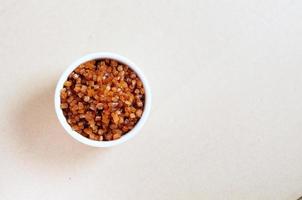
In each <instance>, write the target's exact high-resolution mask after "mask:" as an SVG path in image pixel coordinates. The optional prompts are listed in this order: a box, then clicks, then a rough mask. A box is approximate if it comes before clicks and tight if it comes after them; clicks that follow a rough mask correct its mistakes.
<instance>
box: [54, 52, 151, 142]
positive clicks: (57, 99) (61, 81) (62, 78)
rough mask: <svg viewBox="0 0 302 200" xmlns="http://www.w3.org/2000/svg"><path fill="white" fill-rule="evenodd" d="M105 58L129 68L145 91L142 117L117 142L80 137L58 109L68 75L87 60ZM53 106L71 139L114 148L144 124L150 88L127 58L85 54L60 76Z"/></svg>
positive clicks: (109, 54) (147, 111) (148, 109)
mask: <svg viewBox="0 0 302 200" xmlns="http://www.w3.org/2000/svg"><path fill="white" fill-rule="evenodd" d="M105 58H108V59H113V60H117V61H119V62H121V63H123V64H126V65H127V66H128V67H129V68H131V69H132V70H133V71H134V72H135V73H136V74H137V75H138V77H139V78H140V79H141V81H142V82H143V85H144V89H145V105H144V111H143V114H142V117H141V118H140V120H139V121H138V122H137V123H136V125H135V126H134V128H133V129H131V130H130V131H129V132H128V133H127V134H125V135H123V136H122V137H121V138H119V139H117V140H112V141H95V140H91V139H88V138H86V137H84V136H82V135H81V134H79V133H77V132H76V131H74V130H72V128H71V127H70V125H69V124H68V123H67V120H66V118H65V116H64V115H63V111H62V109H61V107H60V105H61V99H60V91H61V89H62V88H63V85H64V82H65V81H66V80H67V78H68V76H69V74H70V73H71V72H72V71H73V70H74V69H75V68H76V67H78V66H79V65H80V64H82V63H84V62H87V61H89V60H95V59H105ZM54 104H55V111H56V115H57V117H58V119H59V121H60V123H61V125H62V126H63V128H64V129H65V130H66V132H67V133H68V134H69V135H70V136H71V137H73V138H74V139H75V140H77V141H79V142H81V143H83V144H86V145H89V146H93V147H111V146H115V145H118V144H121V143H124V142H126V141H128V140H129V139H131V138H133V137H134V136H135V135H137V134H138V133H139V130H140V129H141V128H142V126H143V125H144V124H145V122H146V120H147V118H148V116H149V114H150V110H151V90H150V86H149V84H148V81H147V79H146V77H145V75H144V74H143V72H142V71H141V70H140V68H139V67H137V65H136V64H134V63H133V62H132V61H130V60H129V59H128V58H126V57H124V56H121V55H119V54H116V53H112V52H97V53H90V54H86V55H84V56H82V57H80V58H79V59H77V60H76V61H74V62H73V63H72V64H71V65H69V66H68V67H67V69H66V70H65V71H64V72H63V74H62V75H61V76H60V78H59V80H58V82H57V85H56V89H55V95H54Z"/></svg>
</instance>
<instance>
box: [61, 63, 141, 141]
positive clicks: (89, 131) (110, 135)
mask: <svg viewBox="0 0 302 200" xmlns="http://www.w3.org/2000/svg"><path fill="white" fill-rule="evenodd" d="M144 102H145V90H144V87H143V83H142V81H141V80H140V79H139V77H138V76H137V74H136V73H135V72H134V71H133V70H132V69H131V68H129V67H128V66H127V65H125V64H123V63H120V62H118V61H116V60H111V59H101V60H92V61H88V62H86V63H83V64H81V65H80V66H78V67H77V68H76V69H75V70H74V71H73V72H72V73H71V74H70V75H69V76H68V79H67V80H66V81H65V83H64V87H63V88H62V90H61V109H62V110H63V114H64V116H65V117H66V120H67V122H68V124H69V125H70V126H71V127H72V129H73V130H74V131H76V132H78V133H79V134H81V135H83V136H85V137H87V138H89V139H92V140H99V141H103V140H104V141H109V140H116V139H119V138H120V137H122V136H123V135H125V134H126V133H127V132H129V131H130V130H131V129H132V128H133V127H134V126H135V124H136V123H137V122H138V121H139V119H140V118H141V116H142V114H143V108H144Z"/></svg>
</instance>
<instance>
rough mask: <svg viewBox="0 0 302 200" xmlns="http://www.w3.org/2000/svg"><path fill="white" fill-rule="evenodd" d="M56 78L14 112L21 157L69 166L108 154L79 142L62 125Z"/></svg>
mask: <svg viewBox="0 0 302 200" xmlns="http://www.w3.org/2000/svg"><path fill="white" fill-rule="evenodd" d="M54 90H55V81H53V82H52V84H51V85H48V86H45V87H40V86H39V88H37V90H36V91H35V93H34V94H33V95H31V96H30V97H29V98H28V99H24V100H23V103H22V105H19V106H20V107H19V106H18V109H17V110H18V112H17V113H15V115H14V119H13V120H14V121H15V124H16V125H18V126H17V127H16V130H15V131H16V133H17V135H15V137H16V138H15V140H16V141H17V143H18V144H17V145H18V146H19V147H18V148H20V150H21V151H22V152H20V154H21V156H22V157H23V156H26V157H25V158H26V159H30V162H38V164H42V165H44V164H45V165H48V166H50V167H51V166H57V167H62V166H65V167H68V166H70V165H75V164H77V163H79V162H85V163H87V162H90V161H91V160H95V159H96V158H98V159H99V158H100V156H102V155H104V153H106V151H109V150H106V149H100V148H94V147H89V146H86V145H84V144H81V143H79V142H78V141H75V140H74V139H73V138H72V137H70V136H69V135H68V134H67V133H66V132H65V130H64V129H63V127H62V126H61V125H60V124H59V121H58V119H57V117H56V114H55V110H54Z"/></svg>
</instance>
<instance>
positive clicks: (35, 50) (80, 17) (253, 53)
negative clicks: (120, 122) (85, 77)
mask: <svg viewBox="0 0 302 200" xmlns="http://www.w3.org/2000/svg"><path fill="white" fill-rule="evenodd" d="M301 22H302V1H299V0H252V1H251V0H218V1H213V0H190V1H185V0H183V1H181V0H177V1H160V0H156V1H155V0H153V1H134V0H127V1H117V0H111V1H100V0H93V1H82V0H81V1H80V0H77V1H75V0H67V1H66V0H65V1H61V0H48V1H40V0H28V1H16V0H13V1H9V0H0V72H1V73H0V84H1V87H2V88H1V91H0V94H1V99H0V110H1V115H2V117H1V119H0V134H1V139H0V158H1V165H0V198H1V200H16V199H31V200H35V199H37V200H38V199H44V200H53V199H79V200H80V199H91V200H94V199H108V200H111V199H113V200H117V199H129V200H132V199H150V200H157V199H158V200H165V199H167V200H168V199H169V200H170V199H175V200H178V199H185V200H187V199H211V200H212V199H215V200H216V199H218V200H220V199H221V200H242V199H244V200H296V199H297V198H298V197H299V196H301V195H302V154H301V152H302V150H301V144H302V133H301V131H302V114H301V113H302V65H301V64H302V37H301V36H302V23H301ZM97 51H112V52H115V53H119V54H121V55H124V56H126V57H128V58H130V59H131V60H133V61H134V62H135V63H136V64H137V65H138V66H140V67H141V68H142V70H143V71H144V72H145V74H146V76H147V77H148V79H149V82H150V85H151V87H152V91H153V107H152V112H151V116H150V118H149V120H148V122H147V124H146V125H145V126H144V128H143V130H142V131H141V134H140V135H138V136H137V137H135V138H134V139H133V140H131V141H129V142H127V143H125V144H123V145H120V146H118V147H114V148H111V149H97V148H91V147H87V146H84V145H82V144H79V143H78V142H76V141H73V139H72V138H71V137H69V136H68V135H67V134H65V132H64V130H63V128H62V127H61V126H60V125H59V123H58V120H57V119H56V116H55V113H54V108H53V93H54V87H55V84H56V81H57V79H58V77H59V76H60V74H61V73H62V72H63V71H64V69H65V68H66V67H67V66H68V65H69V64H70V63H71V62H73V61H74V60H75V59H77V58H79V57H80V56H82V55H84V54H87V53H90V52H97Z"/></svg>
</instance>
